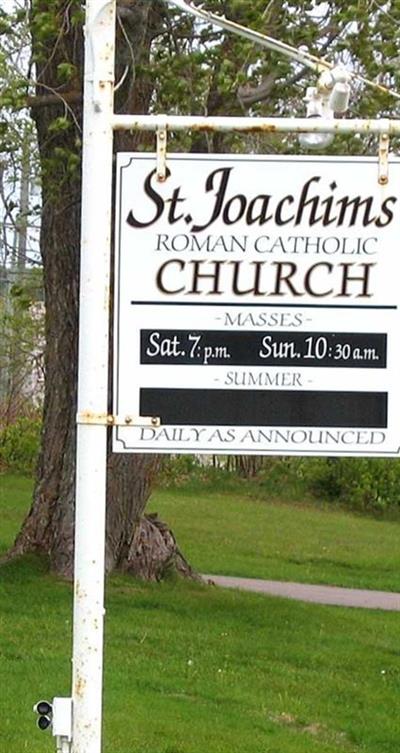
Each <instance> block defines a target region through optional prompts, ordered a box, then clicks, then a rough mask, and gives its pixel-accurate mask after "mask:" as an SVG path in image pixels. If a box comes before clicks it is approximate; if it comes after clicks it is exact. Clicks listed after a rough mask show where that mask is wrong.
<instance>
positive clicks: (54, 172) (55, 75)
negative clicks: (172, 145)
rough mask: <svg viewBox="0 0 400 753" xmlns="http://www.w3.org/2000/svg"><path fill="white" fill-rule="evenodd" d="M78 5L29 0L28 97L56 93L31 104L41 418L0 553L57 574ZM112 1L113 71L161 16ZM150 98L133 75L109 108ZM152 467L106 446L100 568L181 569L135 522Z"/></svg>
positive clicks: (70, 451) (70, 304) (70, 373)
mask: <svg viewBox="0 0 400 753" xmlns="http://www.w3.org/2000/svg"><path fill="white" fill-rule="evenodd" d="M79 5H80V4H79V3H74V2H72V3H69V4H68V5H67V4H66V3H65V2H63V1H62V0H36V1H35V0H33V2H32V13H31V29H32V40H33V51H34V55H35V58H36V61H37V74H36V79H37V82H38V83H37V85H36V96H37V97H38V98H41V97H44V96H45V95H48V93H49V92H57V94H58V95H59V97H60V98H59V99H57V98H55V101H52V102H51V103H49V104H48V105H47V106H43V107H40V108H34V109H33V118H34V121H35V123H36V127H37V135H38V146H39V153H40V161H41V165H42V197H43V213H42V225H41V252H42V257H43V266H44V288H45V304H46V325H45V328H46V354H45V371H46V376H45V399H44V417H43V418H44V420H43V436H42V446H41V453H40V459H39V464H38V471H37V479H36V485H35V490H34V495H33V502H32V506H31V509H30V511H29V513H28V515H27V517H26V519H25V521H24V523H23V526H22V529H21V531H20V533H19V534H18V536H17V539H16V541H15V544H14V547H13V549H12V550H11V552H10V556H14V555H19V554H23V553H25V552H28V551H36V552H42V553H45V554H46V555H48V557H49V559H50V564H51V567H52V569H53V570H55V571H56V572H57V573H58V574H60V575H62V576H65V577H67V578H70V577H72V572H73V541H74V539H73V530H74V505H75V450H76V438H75V417H76V397H77V394H76V385H77V350H78V345H77V344H78V303H79V300H78V291H79V248H80V211H81V206H80V193H81V179H80V160H81V147H80V130H81V123H82V106H81V100H80V99H79V98H76V100H75V101H73V102H71V103H70V104H68V106H66V105H63V102H62V94H63V90H64V88H66V87H65V86H63V85H62V84H60V81H59V73H60V67H59V66H63V65H65V63H66V62H68V63H70V64H71V66H73V68H71V70H73V71H74V80H73V81H72V82H71V81H70V82H69V84H68V87H69V89H70V88H71V86H72V87H73V89H74V91H80V92H81V91H82V77H83V35H82V26H81V24H77V23H76V22H74V18H73V14H74V12H75V13H76V12H77V8H78V6H79ZM119 9H120V11H121V13H122V16H121V19H120V23H119V26H118V28H119V35H117V37H118V36H120V37H121V39H122V42H121V44H120V46H119V61H118V64H117V74H118V72H119V71H121V70H123V69H124V67H125V65H126V64H128V63H129V64H130V65H132V66H133V62H134V61H135V62H136V64H137V63H138V62H139V63H140V62H144V61H145V60H146V59H148V57H149V50H150V43H151V39H152V35H154V33H156V28H157V24H159V23H160V22H161V20H162V19H161V16H160V13H159V5H158V2H155V1H154V0H153V2H148V0H146V2H144V0H138V1H137V2H136V3H132V2H127V1H126V0H125V2H121V3H120V6H119ZM39 12H40V13H44V12H48V13H50V12H51V13H52V14H54V19H55V31H54V34H53V35H49V34H47V35H44V34H43V31H42V29H41V28H40V25H39V24H37V22H36V19H37V13H39ZM122 24H124V29H123V30H122V31H123V33H122V31H121V29H122ZM120 41H121V40H120ZM124 42H125V47H124V44H123V43H124ZM117 51H118V47H117ZM128 53H129V56H130V59H129V56H128ZM132 55H133V57H134V60H133V59H132ZM124 58H125V59H124ZM150 97H151V88H150V85H149V82H148V81H146V80H145V79H144V78H142V80H138V78H136V82H135V86H134V87H132V86H131V85H129V86H128V87H125V89H123V88H122V91H120V93H119V95H118V103H117V106H118V107H119V109H120V110H121V109H124V110H126V109H128V110H129V111H131V112H134V111H136V112H146V111H147V108H148V104H149V101H150ZM66 113H67V121H65V117H64V116H65V114H66ZM60 118H63V120H62V121H60V120H59V119H60ZM132 141H134V140H132V138H131V143H129V139H128V140H127V138H126V137H125V138H120V139H119V142H120V143H119V148H121V147H122V148H125V149H127V148H132V147H134V146H135V144H134V143H132ZM99 158H101V157H99ZM93 252H94V253H95V249H93ZM88 335H89V333H88ZM158 467H159V458H158V457H157V456H151V455H150V456H149V455H147V456H136V455H123V456H122V455H112V454H111V453H109V461H108V484H107V494H108V507H107V542H106V569H107V571H108V572H110V571H111V570H113V569H114V568H121V569H125V570H129V571H131V572H134V573H135V574H136V575H139V576H141V577H148V578H152V579H158V578H160V577H161V576H162V574H163V572H164V570H165V569H166V568H167V569H168V568H170V567H171V565H172V563H175V564H177V565H178V568H180V569H185V568H184V567H183V565H182V562H181V559H180V555H179V553H178V548H177V545H176V542H175V539H174V537H173V535H172V534H171V533H170V532H169V531H168V529H167V527H166V526H163V525H162V524H161V523H160V522H156V521H155V520H151V519H147V520H145V521H144V522H143V523H141V522H140V521H141V520H142V515H143V512H144V509H145V506H146V502H147V500H148V498H149V495H150V492H151V488H152V484H153V482H154V479H155V476H156V474H157V470H158ZM94 525H95V521H94ZM153 544H154V546H153ZM188 572H189V573H190V568H189V569H188Z"/></svg>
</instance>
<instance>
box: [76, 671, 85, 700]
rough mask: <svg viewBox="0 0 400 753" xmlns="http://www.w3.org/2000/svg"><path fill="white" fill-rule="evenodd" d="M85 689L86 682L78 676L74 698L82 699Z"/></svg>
mask: <svg viewBox="0 0 400 753" xmlns="http://www.w3.org/2000/svg"><path fill="white" fill-rule="evenodd" d="M85 688H86V680H84V679H83V677H81V676H80V675H78V677H77V678H76V680H75V696H76V698H83V696H84V693H85Z"/></svg>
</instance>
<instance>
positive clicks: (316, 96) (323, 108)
mask: <svg viewBox="0 0 400 753" xmlns="http://www.w3.org/2000/svg"><path fill="white" fill-rule="evenodd" d="M304 100H305V102H306V103H307V113H306V115H307V118H333V111H332V110H331V109H330V107H329V102H328V99H327V97H326V96H323V95H322V94H321V93H320V92H319V90H318V88H317V87H316V86H309V87H308V88H307V92H306V96H305V97H304ZM332 141H333V133H301V134H300V135H299V143H300V144H301V146H303V147H304V148H305V149H325V147H327V146H329V144H331V143H332Z"/></svg>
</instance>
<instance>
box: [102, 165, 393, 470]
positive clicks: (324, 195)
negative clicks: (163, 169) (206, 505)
mask: <svg viewBox="0 0 400 753" xmlns="http://www.w3.org/2000/svg"><path fill="white" fill-rule="evenodd" d="M167 166H168V170H167V179H166V181H165V182H159V181H157V173H156V156H155V155H154V154H143V153H141V154H128V153H123V154H120V155H118V161H117V205H116V276H115V281H116V295H115V300H116V307H115V336H114V339H115V375H114V376H115V379H114V384H115V387H114V398H115V399H114V413H115V414H116V415H118V416H121V417H124V416H134V417H135V419H134V421H132V423H134V424H135V425H130V426H123V425H119V426H116V427H115V428H114V438H113V449H114V451H115V452H169V453H185V452H188V453H189V452H190V453H227V454H235V453H237V454H256V453H257V454H263V455H267V454H299V455H307V454H310V455H331V456H332V455H399V452H400V390H399V365H400V364H399V345H400V320H399V280H400V247H399V246H400V241H399V238H400V221H399V220H400V193H399V190H400V162H398V161H393V162H392V163H391V164H390V166H389V182H388V184H387V185H383V186H382V185H379V183H378V164H377V160H376V159H372V158H371V159H370V158H353V157H330V158H329V157H328V158H325V157H324V158H322V157H292V156H291V157H281V156H279V157H270V156H267V157H264V156H262V157H259V156H253V155H252V156H243V155H229V156H221V155H168V158H167ZM140 416H141V417H144V418H142V419H140V418H138V417H140ZM150 418H153V419H154V424H155V419H159V421H160V425H159V426H156V425H151V422H150V421H149V419H150Z"/></svg>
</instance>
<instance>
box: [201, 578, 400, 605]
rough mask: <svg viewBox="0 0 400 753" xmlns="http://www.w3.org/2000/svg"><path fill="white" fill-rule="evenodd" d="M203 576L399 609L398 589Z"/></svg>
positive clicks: (320, 600)
mask: <svg viewBox="0 0 400 753" xmlns="http://www.w3.org/2000/svg"><path fill="white" fill-rule="evenodd" d="M203 577H204V578H206V579H207V580H210V581H212V582H213V583H215V584H216V585H217V586H222V587H223V588H239V589H242V590H244V591H256V592H257V593H263V594H268V595H270V596H283V597H284V598H287V599H297V600H298V601H311V602H314V603H316V604H333V605H336V606H341V607H362V608H364V609H386V610H388V611H392V612H400V593H390V592H388V591H363V590H361V589H358V588H336V587H334V586H309V585H306V584H304V583H284V582H282V581H278V580H258V579H256V578H231V577H229V576H226V575H204V576H203Z"/></svg>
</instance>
